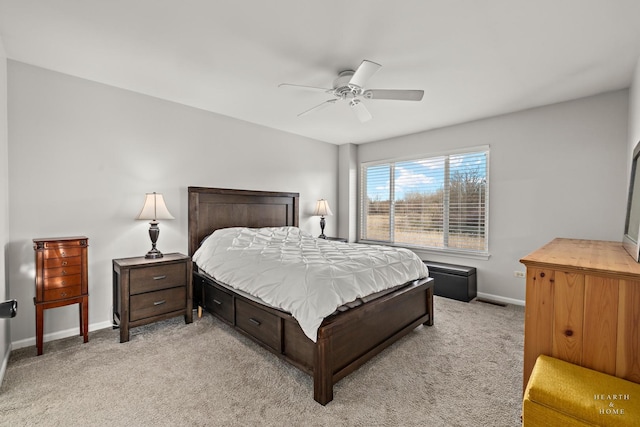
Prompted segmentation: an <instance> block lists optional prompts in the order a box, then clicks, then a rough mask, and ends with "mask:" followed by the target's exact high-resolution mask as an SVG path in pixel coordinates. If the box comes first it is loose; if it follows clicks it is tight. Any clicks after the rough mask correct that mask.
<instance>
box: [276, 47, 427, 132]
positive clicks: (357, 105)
mask: <svg viewBox="0 0 640 427" xmlns="http://www.w3.org/2000/svg"><path fill="white" fill-rule="evenodd" d="M380 67H381V65H380V64H376V63H375V62H372V61H367V60H366V59H365V60H364V61H362V63H361V64H360V66H359V67H358V69H357V70H355V71H353V70H346V71H342V72H340V74H338V77H336V79H335V80H334V81H333V88H331V89H327V88H322V87H315V86H304V85H296V84H290V83H281V84H279V85H278V87H292V88H298V89H306V90H312V91H320V92H324V93H327V94H330V95H333V96H334V98H333V99H329V100H327V101H324V102H323V103H321V104H318V105H316V106H315V107H312V108H310V109H308V110H306V111H303V112H302V113H300V114H298V117H300V116H304V115H306V114H309V113H311V112H314V111H318V110H321V109H323V108H325V107H328V106H330V105H333V104H335V103H336V102H338V101H347V102H348V103H349V106H350V107H351V109H352V110H353V112H354V113H355V115H356V117H358V119H359V120H360V121H361V122H366V121H369V120H371V118H372V116H371V113H369V110H368V109H367V107H366V106H365V104H364V103H363V102H362V100H363V99H387V100H397V101H420V100H422V96H423V95H424V91H423V90H403V89H365V84H366V83H367V81H368V80H369V79H370V78H371V76H373V75H374V74H375V73H376V72H377V71H378V70H379V69H380Z"/></svg>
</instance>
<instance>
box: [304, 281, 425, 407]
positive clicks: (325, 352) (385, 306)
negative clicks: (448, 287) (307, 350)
mask: <svg viewBox="0 0 640 427" xmlns="http://www.w3.org/2000/svg"><path fill="white" fill-rule="evenodd" d="M421 324H425V325H429V326H430V325H433V279H432V278H427V279H424V280H421V281H418V282H416V283H414V284H413V285H411V286H409V287H407V288H403V289H401V290H399V291H397V292H394V293H392V294H389V295H387V296H385V297H382V298H379V299H376V300H374V301H371V302H369V303H367V304H364V305H363V306H361V307H358V309H355V310H349V311H347V312H345V313H343V314H342V315H340V316H334V317H332V318H329V319H327V320H325V322H323V324H322V326H320V329H319V330H318V339H317V342H316V345H315V352H314V366H313V382H314V391H313V393H314V396H313V397H314V399H315V400H316V401H317V402H318V403H320V404H322V405H326V404H327V403H329V402H330V401H331V400H332V399H333V384H335V383H337V382H338V381H340V380H341V379H342V378H344V377H345V376H347V375H349V374H350V373H351V372H353V371H355V370H356V369H358V368H359V367H360V366H362V365H363V364H364V363H365V362H367V361H368V360H369V359H371V358H373V357H374V356H375V355H377V354H378V353H380V352H381V351H382V350H384V349H385V348H387V347H389V346H390V345H391V344H393V343H394V342H396V341H397V340H399V339H400V338H402V337H403V336H405V335H406V334H408V333H409V332H411V331H412V330H413V329H415V328H416V327H418V326H420V325H421Z"/></svg>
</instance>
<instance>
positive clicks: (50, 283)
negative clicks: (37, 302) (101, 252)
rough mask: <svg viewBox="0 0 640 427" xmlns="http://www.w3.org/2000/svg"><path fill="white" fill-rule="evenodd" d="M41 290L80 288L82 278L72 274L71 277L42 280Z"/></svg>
mask: <svg viewBox="0 0 640 427" xmlns="http://www.w3.org/2000/svg"><path fill="white" fill-rule="evenodd" d="M42 283H43V288H44V290H45V291H47V290H51V289H55V288H66V287H68V286H76V285H77V286H80V285H81V284H82V276H81V275H80V274H73V275H71V276H58V277H49V278H47V279H44V280H43V282H42Z"/></svg>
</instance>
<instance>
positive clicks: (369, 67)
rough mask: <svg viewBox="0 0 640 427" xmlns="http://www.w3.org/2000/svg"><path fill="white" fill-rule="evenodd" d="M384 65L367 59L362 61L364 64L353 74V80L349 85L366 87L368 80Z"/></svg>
mask: <svg viewBox="0 0 640 427" xmlns="http://www.w3.org/2000/svg"><path fill="white" fill-rule="evenodd" d="M380 67H382V65H380V64H376V63H375V62H371V61H367V60H366V59H365V60H364V61H362V64H360V66H359V67H358V69H357V70H356V72H355V73H353V76H351V80H349V86H357V87H364V85H365V84H366V83H367V80H369V79H370V78H371V76H373V75H374V74H375V73H376V71H378V70H379V69H380Z"/></svg>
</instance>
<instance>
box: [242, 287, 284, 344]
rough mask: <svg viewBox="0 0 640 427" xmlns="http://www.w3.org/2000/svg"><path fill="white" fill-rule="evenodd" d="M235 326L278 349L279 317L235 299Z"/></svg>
mask: <svg viewBox="0 0 640 427" xmlns="http://www.w3.org/2000/svg"><path fill="white" fill-rule="evenodd" d="M236 326H237V327H238V328H240V329H242V330H243V331H245V332H247V333H248V334H250V335H251V336H253V337H255V338H257V339H258V340H260V341H261V342H262V343H264V344H266V345H268V346H269V347H271V348H272V349H274V350H277V351H280V350H281V349H280V341H281V339H280V318H279V317H278V316H275V315H273V314H271V313H267V312H266V311H264V310H261V309H260V308H258V307H256V306H254V305H252V304H250V303H247V302H245V301H243V300H241V299H236Z"/></svg>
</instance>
